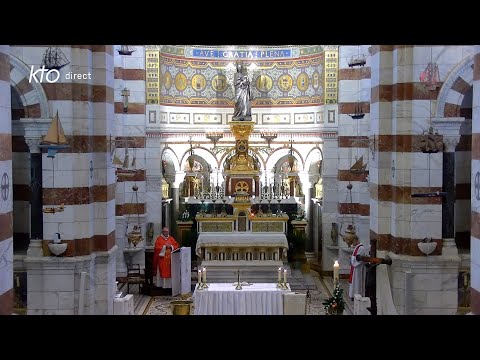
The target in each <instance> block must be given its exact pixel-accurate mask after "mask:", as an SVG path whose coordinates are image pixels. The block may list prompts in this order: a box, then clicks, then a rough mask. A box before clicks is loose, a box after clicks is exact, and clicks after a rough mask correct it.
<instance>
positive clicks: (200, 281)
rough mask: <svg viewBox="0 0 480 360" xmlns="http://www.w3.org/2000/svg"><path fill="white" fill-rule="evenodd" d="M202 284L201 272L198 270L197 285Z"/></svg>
mask: <svg viewBox="0 0 480 360" xmlns="http://www.w3.org/2000/svg"><path fill="white" fill-rule="evenodd" d="M201 283H202V270H200V269H198V284H201Z"/></svg>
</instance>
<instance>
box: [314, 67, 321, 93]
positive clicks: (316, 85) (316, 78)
mask: <svg viewBox="0 0 480 360" xmlns="http://www.w3.org/2000/svg"><path fill="white" fill-rule="evenodd" d="M319 86H320V74H319V73H318V71H316V70H315V72H314V73H313V75H312V87H313V88H314V89H315V90H317V89H318V88H319Z"/></svg>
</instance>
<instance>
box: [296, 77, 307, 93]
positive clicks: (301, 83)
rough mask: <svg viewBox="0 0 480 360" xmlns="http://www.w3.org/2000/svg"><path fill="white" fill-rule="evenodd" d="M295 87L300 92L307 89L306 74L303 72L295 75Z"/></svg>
mask: <svg viewBox="0 0 480 360" xmlns="http://www.w3.org/2000/svg"><path fill="white" fill-rule="evenodd" d="M297 87H298V89H299V90H300V91H302V92H303V91H305V90H307V89H308V75H307V74H305V73H304V72H302V73H301V74H300V75H298V77H297Z"/></svg>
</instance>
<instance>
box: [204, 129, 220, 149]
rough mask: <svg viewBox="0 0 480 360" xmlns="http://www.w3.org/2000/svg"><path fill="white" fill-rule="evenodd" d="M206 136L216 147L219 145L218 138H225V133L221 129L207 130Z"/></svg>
mask: <svg viewBox="0 0 480 360" xmlns="http://www.w3.org/2000/svg"><path fill="white" fill-rule="evenodd" d="M205 136H206V137H207V139H209V140H210V141H212V142H213V147H214V148H215V147H216V146H217V142H218V140H220V139H221V138H223V133H221V132H220V131H207V132H206V133H205Z"/></svg>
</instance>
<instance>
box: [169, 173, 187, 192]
mask: <svg viewBox="0 0 480 360" xmlns="http://www.w3.org/2000/svg"><path fill="white" fill-rule="evenodd" d="M185 175H186V173H185V171H177V172H175V179H174V180H173V182H172V188H174V189H178V188H179V187H180V184H181V183H182V182H183V180H184V179H185Z"/></svg>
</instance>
